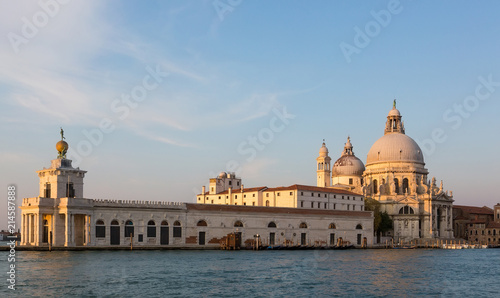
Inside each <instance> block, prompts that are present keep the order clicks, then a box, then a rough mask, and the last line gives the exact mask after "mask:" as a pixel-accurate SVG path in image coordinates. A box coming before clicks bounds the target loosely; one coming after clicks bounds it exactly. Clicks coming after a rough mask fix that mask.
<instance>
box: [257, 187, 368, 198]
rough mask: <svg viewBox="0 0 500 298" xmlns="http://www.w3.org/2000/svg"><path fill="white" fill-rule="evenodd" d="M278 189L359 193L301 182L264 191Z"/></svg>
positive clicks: (346, 193) (354, 194) (355, 194)
mask: <svg viewBox="0 0 500 298" xmlns="http://www.w3.org/2000/svg"><path fill="white" fill-rule="evenodd" d="M280 190H299V191H316V192H327V193H334V194H345V195H353V196H359V195H360V194H357V193H354V192H352V191H348V190H345V189H341V188H332V187H319V186H310V185H301V184H294V185H290V186H280V187H274V188H268V189H266V191H280Z"/></svg>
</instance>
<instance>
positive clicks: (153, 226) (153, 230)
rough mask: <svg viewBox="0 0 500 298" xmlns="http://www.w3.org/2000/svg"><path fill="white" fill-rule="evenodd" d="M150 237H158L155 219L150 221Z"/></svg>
mask: <svg viewBox="0 0 500 298" xmlns="http://www.w3.org/2000/svg"><path fill="white" fill-rule="evenodd" d="M147 235H148V237H152V238H153V237H156V223H155V221H154V220H150V221H148V234H147Z"/></svg>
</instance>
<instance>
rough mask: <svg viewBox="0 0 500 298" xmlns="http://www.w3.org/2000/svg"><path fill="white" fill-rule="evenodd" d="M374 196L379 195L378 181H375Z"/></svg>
mask: <svg viewBox="0 0 500 298" xmlns="http://www.w3.org/2000/svg"><path fill="white" fill-rule="evenodd" d="M373 194H374V195H376V194H378V182H377V179H375V180H373Z"/></svg>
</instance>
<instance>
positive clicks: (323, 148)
mask: <svg viewBox="0 0 500 298" xmlns="http://www.w3.org/2000/svg"><path fill="white" fill-rule="evenodd" d="M327 155H328V148H327V147H326V145H325V142H323V145H322V146H321V148H319V156H327Z"/></svg>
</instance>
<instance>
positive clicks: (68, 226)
mask: <svg viewBox="0 0 500 298" xmlns="http://www.w3.org/2000/svg"><path fill="white" fill-rule="evenodd" d="M70 216H71V215H70V213H69V211H68V212H66V218H65V220H64V221H65V222H66V223H65V233H64V234H65V235H64V236H65V237H64V238H65V239H64V246H69V243H70V239H69V237H70V233H69V231H70V230H69V229H70V219H69V218H70Z"/></svg>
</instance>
